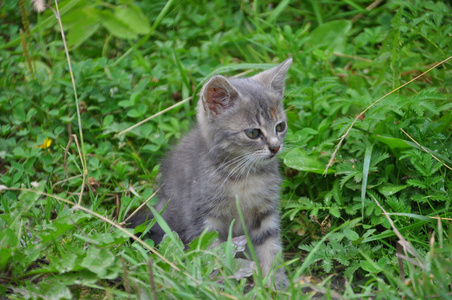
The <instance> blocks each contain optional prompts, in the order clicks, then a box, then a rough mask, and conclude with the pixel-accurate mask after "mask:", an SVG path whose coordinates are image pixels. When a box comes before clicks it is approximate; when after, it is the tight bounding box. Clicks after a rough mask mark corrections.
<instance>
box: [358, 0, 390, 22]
mask: <svg viewBox="0 0 452 300" xmlns="http://www.w3.org/2000/svg"><path fill="white" fill-rule="evenodd" d="M381 2H383V0H376V1H374V2H372V3H371V4H370V5H369V6H367V7H366V10H367V11H371V10H372V9H374V8H375V7H377V6H378V5H379V4H380V3H381ZM363 16H364V14H363V13H359V14H357V15H356V16H355V17H354V18H353V19H352V21H351V22H352V23H355V22H356V21H358V20H359V19H361V18H362V17H363Z"/></svg>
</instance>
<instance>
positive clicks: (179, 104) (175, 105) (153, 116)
mask: <svg viewBox="0 0 452 300" xmlns="http://www.w3.org/2000/svg"><path fill="white" fill-rule="evenodd" d="M192 98H193V97H191V96H190V97H188V98H186V99H184V100H182V101H179V102H177V103H176V104H174V105H171V106H170V107H167V108H165V109H164V110H162V111H159V112H158V113H156V114H154V115H152V116H150V117H149V118H146V119H144V120H142V121H140V122H138V123H136V124H135V125H132V126H130V127H129V128H127V129H124V130H123V131H121V132H119V133H118V134H116V135H115V137H119V136H121V135H123V134H124V133H126V132H128V131H130V130H132V129H134V128H136V127H138V126H140V125H142V124H144V123H146V122H147V121H150V120H152V119H154V118H155V117H158V116H160V115H161V114H164V113H166V112H167V111H170V110H172V109H174V108H176V107H178V106H181V105H182V104H184V103H185V102H188V101H190V100H191V99H192Z"/></svg>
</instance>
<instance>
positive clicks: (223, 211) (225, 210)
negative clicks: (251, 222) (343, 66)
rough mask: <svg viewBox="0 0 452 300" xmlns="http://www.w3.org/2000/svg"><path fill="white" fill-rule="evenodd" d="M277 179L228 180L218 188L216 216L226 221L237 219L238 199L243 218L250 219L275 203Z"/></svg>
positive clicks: (250, 178)
mask: <svg viewBox="0 0 452 300" xmlns="http://www.w3.org/2000/svg"><path fill="white" fill-rule="evenodd" d="M278 189H279V177H277V176H268V174H266V175H265V176H264V175H252V176H248V177H247V178H245V179H238V180H230V181H228V182H227V183H225V184H224V185H223V186H222V187H221V188H220V193H221V194H220V199H217V200H219V201H218V202H217V201H215V202H216V203H217V207H216V209H215V210H216V214H218V215H222V216H224V217H226V218H228V219H237V217H238V214H237V207H236V200H237V199H238V201H239V203H240V207H241V210H242V213H243V215H244V217H245V218H246V217H251V216H252V215H253V214H256V213H259V212H260V211H263V210H268V208H269V207H270V206H271V205H272V204H273V203H274V201H277V197H278Z"/></svg>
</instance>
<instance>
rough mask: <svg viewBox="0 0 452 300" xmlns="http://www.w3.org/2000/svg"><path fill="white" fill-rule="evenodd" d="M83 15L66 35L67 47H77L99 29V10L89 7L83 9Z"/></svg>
mask: <svg viewBox="0 0 452 300" xmlns="http://www.w3.org/2000/svg"><path fill="white" fill-rule="evenodd" d="M83 13H84V14H83V15H82V14H81V16H80V17H79V19H78V21H77V22H76V23H75V24H74V25H73V26H72V27H71V29H70V30H69V33H68V34H67V40H66V41H67V44H68V46H69V47H78V46H79V45H80V44H82V43H83V42H84V41H86V40H87V39H88V38H89V37H90V36H91V35H93V33H94V32H96V31H97V29H98V28H99V25H100V21H99V20H100V12H99V10H97V9H94V8H93V7H89V8H85V9H83Z"/></svg>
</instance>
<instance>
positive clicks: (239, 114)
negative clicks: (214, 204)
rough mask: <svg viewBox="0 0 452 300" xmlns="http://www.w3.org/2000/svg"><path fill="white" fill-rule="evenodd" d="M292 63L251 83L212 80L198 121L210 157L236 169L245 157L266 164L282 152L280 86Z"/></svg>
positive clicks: (283, 130) (283, 118) (200, 103)
mask: <svg viewBox="0 0 452 300" xmlns="http://www.w3.org/2000/svg"><path fill="white" fill-rule="evenodd" d="M291 63H292V59H291V58H289V59H287V60H285V61H284V62H283V63H281V64H280V65H278V66H276V67H274V68H272V69H269V70H266V71H264V72H261V73H259V74H257V75H255V76H253V77H249V78H225V77H223V76H221V75H216V76H214V77H212V78H211V79H210V80H209V81H208V82H207V83H206V84H205V85H204V87H203V89H202V91H201V97H200V99H199V101H198V113H197V119H198V124H199V127H200V130H201V132H202V135H203V137H204V139H205V141H206V143H207V144H208V146H209V147H210V148H211V152H213V153H214V155H216V156H218V157H219V158H222V159H226V160H228V161H231V160H234V159H236V160H237V161H236V162H237V163H238V164H239V163H240V162H241V161H242V160H241V158H243V161H245V160H247V159H246V158H245V157H247V158H248V160H253V161H254V162H256V163H266V162H268V161H271V160H272V158H273V157H274V156H276V155H277V154H278V153H279V152H281V149H282V145H283V139H284V137H285V135H286V132H287V118H286V114H285V112H284V108H283V105H282V100H283V97H284V80H285V78H286V74H287V70H288V69H289V67H290V65H291ZM214 147H215V148H214Z"/></svg>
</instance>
